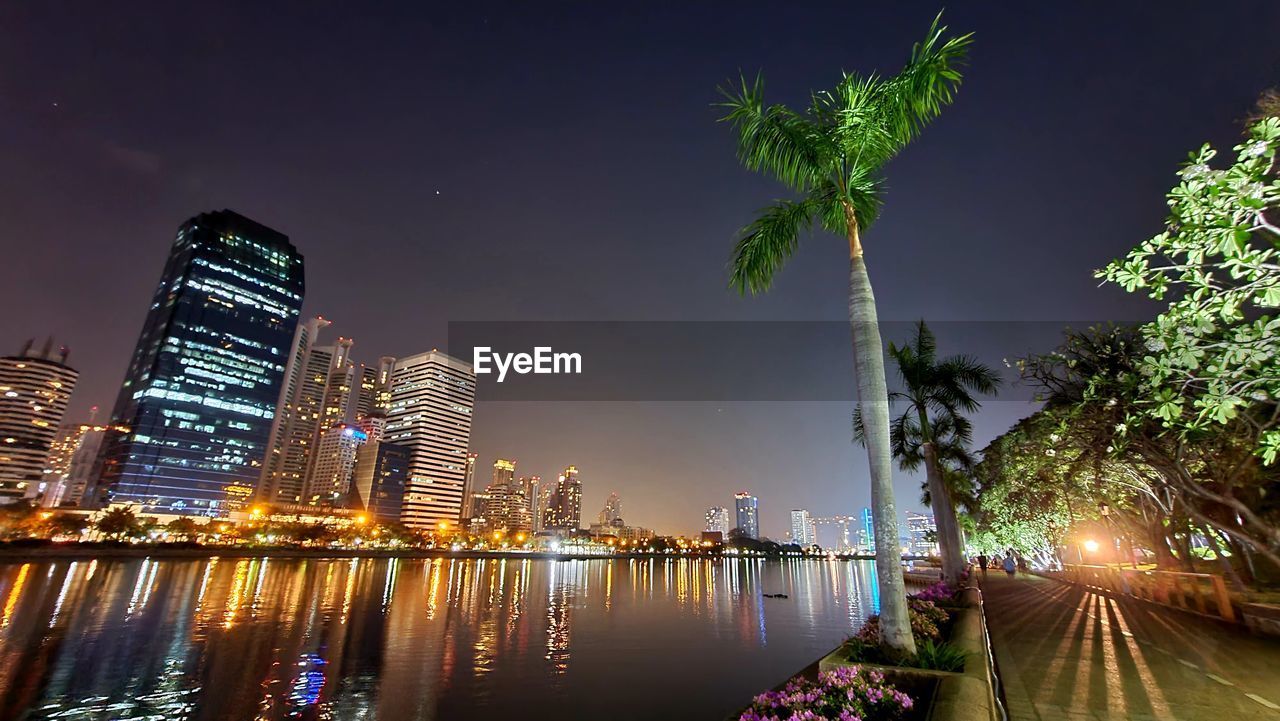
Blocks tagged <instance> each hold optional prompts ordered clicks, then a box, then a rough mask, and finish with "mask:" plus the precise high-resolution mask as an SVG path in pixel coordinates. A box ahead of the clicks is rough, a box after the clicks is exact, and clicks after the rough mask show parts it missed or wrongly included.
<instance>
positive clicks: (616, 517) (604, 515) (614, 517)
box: [599, 493, 622, 524]
mask: <svg viewBox="0 0 1280 721" xmlns="http://www.w3.org/2000/svg"><path fill="white" fill-rule="evenodd" d="M620 520H622V499H621V498H620V497H619V496H618V494H617V493H610V494H609V497H608V498H607V499H605V502H604V508H602V509H600V516H599V521H600V523H603V524H613V523H614V522H615V521H620Z"/></svg>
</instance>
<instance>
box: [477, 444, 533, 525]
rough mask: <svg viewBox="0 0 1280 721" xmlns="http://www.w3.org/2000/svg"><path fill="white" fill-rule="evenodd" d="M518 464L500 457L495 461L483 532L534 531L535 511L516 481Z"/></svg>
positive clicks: (487, 492) (484, 514) (486, 502)
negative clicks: (530, 507) (531, 509)
mask: <svg viewBox="0 0 1280 721" xmlns="http://www.w3.org/2000/svg"><path fill="white" fill-rule="evenodd" d="M515 476H516V464H515V461H509V460H506V459H504V458H499V459H498V460H496V461H494V462H493V481H492V482H491V483H490V484H489V487H488V488H486V489H485V505H484V513H483V514H481V516H480V517H481V518H482V519H483V528H484V532H486V533H492V532H495V531H502V532H506V533H512V534H514V533H529V532H532V531H533V512H532V511H530V510H529V501H528V499H526V498H525V496H524V491H523V490H522V489H521V488H520V486H519V485H517V484H516V482H515Z"/></svg>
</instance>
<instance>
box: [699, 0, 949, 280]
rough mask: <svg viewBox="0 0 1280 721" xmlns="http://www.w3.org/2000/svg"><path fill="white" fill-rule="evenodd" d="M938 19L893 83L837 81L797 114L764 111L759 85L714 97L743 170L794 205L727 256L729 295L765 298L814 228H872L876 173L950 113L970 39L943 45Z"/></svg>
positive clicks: (761, 220) (742, 85) (768, 211)
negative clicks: (766, 178) (782, 189)
mask: <svg viewBox="0 0 1280 721" xmlns="http://www.w3.org/2000/svg"><path fill="white" fill-rule="evenodd" d="M941 19H942V16H941V15H939V16H938V18H937V19H935V20H934V22H933V25H932V26H931V27H930V28H929V33H928V35H927V36H926V37H925V40H924V42H921V43H917V44H916V45H915V46H914V47H913V48H912V52H911V57H910V59H909V60H908V61H907V64H906V66H905V67H903V68H902V70H901V71H900V72H899V73H898V74H897V75H895V76H892V77H881V76H880V75H876V74H872V75H869V76H862V75H857V74H852V73H845V74H844V75H843V77H842V78H841V80H840V82H839V83H838V84H837V85H836V87H835V88H834V89H832V90H822V91H818V92H814V93H812V95H811V99H810V104H809V106H808V107H807V108H805V109H804V110H802V111H799V112H797V111H796V110H793V109H791V108H788V107H787V106H785V105H766V104H765V102H764V80H763V77H762V76H757V77H756V79H755V81H754V82H748V81H747V80H746V78H741V79H740V81H739V82H738V83H737V85H735V86H730V87H723V88H721V89H720V93H721V95H723V96H724V102H722V103H721V104H720V105H721V107H723V108H724V110H725V115H724V117H723V118H722V119H723V120H724V121H725V122H728V123H729V124H730V125H732V126H733V128H734V130H735V131H736V132H737V136H738V157H739V159H740V160H741V161H742V164H743V165H744V166H746V167H747V168H749V169H750V170H753V171H756V172H762V173H765V174H767V175H771V176H773V177H774V178H776V179H777V180H778V181H780V182H781V183H782V184H783V185H784V186H786V187H787V188H788V189H789V190H791V191H792V192H794V193H796V194H798V195H799V196H800V198H799V199H796V200H780V201H778V202H777V203H775V204H774V205H773V206H771V207H768V208H765V209H764V210H762V211H761V212H760V215H759V216H758V217H757V218H756V220H755V221H754V222H752V223H751V225H749V226H748V227H747V228H746V229H745V230H743V233H742V237H741V238H740V239H739V241H738V243H737V245H736V247H735V248H734V252H733V263H732V266H731V268H732V276H731V285H732V286H733V287H734V288H736V289H738V290H739V291H740V292H743V293H746V292H751V293H761V292H764V291H766V290H768V289H769V286H770V285H771V284H772V283H773V277H774V275H775V274H776V273H777V272H778V271H779V270H780V269H781V268H782V266H783V265H784V264H785V263H786V261H787V260H788V259H789V258H790V257H791V255H792V254H794V253H795V251H796V248H797V247H798V246H799V241H800V236H801V235H802V234H803V233H804V232H806V231H808V230H810V229H812V227H813V226H814V224H815V223H816V224H817V225H819V226H820V227H822V228H823V229H825V230H827V231H828V232H831V233H835V234H837V235H840V236H841V237H844V236H848V235H850V234H856V233H857V230H858V228H864V229H865V228H867V227H869V226H870V225H871V223H872V222H873V221H874V220H875V217H876V215H877V214H878V212H879V209H880V204H881V198H880V195H881V191H882V188H883V181H882V177H881V172H882V168H883V166H884V164H885V163H887V162H888V161H889V160H890V159H892V158H893V157H894V156H895V155H897V154H898V153H899V152H900V151H901V150H902V149H903V148H904V147H906V146H907V144H908V143H910V142H911V141H912V140H914V139H915V138H916V136H918V135H919V134H920V131H921V130H923V129H924V127H925V126H926V125H928V124H929V123H930V122H931V121H932V120H933V119H934V118H936V117H937V116H938V115H939V113H941V112H942V108H943V107H945V106H946V105H949V104H950V103H951V101H952V100H953V98H954V97H955V92H956V89H957V88H958V87H959V84H960V66H961V64H962V63H963V62H964V60H965V56H966V54H967V52H968V48H969V45H970V43H971V42H972V35H971V34H969V35H961V36H958V37H950V38H946V37H944V36H945V34H946V31H947V28H946V27H945V26H942V25H940V24H939V23H940V21H941Z"/></svg>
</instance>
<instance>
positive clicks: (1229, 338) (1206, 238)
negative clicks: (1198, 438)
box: [1097, 98, 1280, 464]
mask: <svg viewBox="0 0 1280 721" xmlns="http://www.w3.org/2000/svg"><path fill="white" fill-rule="evenodd" d="M1270 102H1271V103H1274V98H1273V99H1272V100H1271V101H1270ZM1259 108H1260V109H1261V110H1263V111H1264V112H1272V113H1275V112H1277V110H1276V108H1275V107H1274V105H1268V104H1267V101H1266V99H1265V98H1264V101H1263V102H1261V103H1259ZM1268 108H1269V109H1268ZM1277 149H1280V117H1276V115H1274V114H1272V115H1270V116H1265V117H1262V118H1261V119H1259V120H1257V121H1256V122H1255V123H1254V124H1253V125H1252V127H1251V128H1250V130H1249V139H1248V140H1246V141H1245V142H1243V143H1241V144H1240V145H1237V146H1236V147H1235V151H1236V154H1237V155H1236V161H1235V163H1234V164H1233V165H1231V166H1230V167H1229V168H1226V169H1222V170H1216V169H1214V168H1212V167H1211V166H1210V163H1211V162H1212V161H1213V159H1214V157H1215V156H1216V154H1217V151H1215V150H1214V149H1213V148H1211V147H1210V146H1209V145H1207V144H1206V145H1204V146H1203V147H1201V148H1200V150H1199V151H1198V152H1196V153H1193V154H1192V155H1191V158H1190V161H1189V162H1188V163H1187V165H1186V166H1184V167H1183V168H1182V170H1180V171H1179V172H1178V175H1179V177H1180V182H1179V184H1178V186H1177V187H1176V188H1174V189H1173V190H1171V191H1170V192H1169V194H1168V198H1169V211H1170V212H1169V217H1168V219H1167V221H1166V228H1165V230H1164V232H1162V233H1160V234H1159V235H1156V236H1155V237H1153V238H1151V239H1150V240H1148V241H1146V242H1144V243H1142V244H1141V245H1139V246H1138V247H1137V248H1134V249H1133V250H1132V251H1130V252H1129V254H1128V255H1127V256H1125V257H1124V258H1121V259H1119V260H1116V261H1114V262H1113V263H1111V264H1110V265H1108V266H1107V267H1106V268H1104V269H1102V270H1100V271H1098V272H1097V275H1098V277H1100V278H1103V279H1105V280H1106V281H1108V282H1112V283H1116V284H1118V285H1120V286H1121V287H1123V288H1124V289H1125V290H1127V291H1129V292H1131V293H1132V292H1136V291H1139V290H1141V291H1143V292H1145V293H1146V294H1147V295H1148V296H1150V297H1151V298H1153V299H1155V300H1157V301H1167V303H1168V305H1167V307H1166V308H1165V310H1164V311H1163V312H1162V313H1161V314H1160V315H1159V316H1158V317H1157V318H1156V320H1155V322H1154V323H1151V324H1148V325H1147V326H1145V327H1144V329H1143V335H1144V337H1145V339H1146V348H1147V353H1146V354H1145V355H1144V356H1143V358H1142V361H1141V364H1140V368H1139V371H1140V378H1141V380H1142V386H1143V395H1144V396H1145V397H1144V399H1143V401H1142V403H1141V404H1140V406H1139V408H1138V409H1137V413H1136V414H1135V416H1134V417H1133V418H1131V419H1129V422H1132V423H1136V422H1139V421H1140V417H1146V418H1152V419H1155V420H1157V421H1159V422H1160V423H1161V424H1162V425H1163V426H1164V427H1165V428H1167V429H1169V430H1170V431H1173V432H1175V433H1177V434H1179V435H1180V436H1182V437H1184V438H1187V437H1189V436H1190V435H1192V434H1195V433H1198V432H1200V431H1204V430H1206V429H1208V428H1210V427H1211V426H1215V425H1216V426H1222V425H1227V424H1231V423H1233V422H1236V421H1238V420H1241V419H1243V420H1245V421H1246V422H1248V423H1251V424H1253V425H1255V426H1256V427H1257V429H1258V431H1259V433H1260V436H1259V444H1258V447H1257V451H1258V453H1259V455H1261V456H1262V458H1263V459H1264V461H1265V462H1266V463H1268V464H1270V463H1273V462H1274V461H1275V460H1276V458H1277V455H1278V454H1280V318H1277V317H1276V315H1275V311H1276V309H1277V308H1280V225H1278V224H1280V220H1278V219H1277V218H1276V217H1275V216H1276V215H1277V214H1280V174H1278V173H1277V166H1276V151H1277Z"/></svg>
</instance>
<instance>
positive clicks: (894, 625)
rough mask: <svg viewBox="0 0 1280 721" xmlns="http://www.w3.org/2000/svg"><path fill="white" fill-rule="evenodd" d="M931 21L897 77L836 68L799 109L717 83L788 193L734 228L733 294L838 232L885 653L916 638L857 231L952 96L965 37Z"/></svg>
mask: <svg viewBox="0 0 1280 721" xmlns="http://www.w3.org/2000/svg"><path fill="white" fill-rule="evenodd" d="M940 21H941V16H939V17H938V18H937V19H935V20H934V22H933V25H932V26H931V27H930V28H929V33H928V35H927V36H926V37H925V40H924V41H923V42H921V43H918V44H916V45H915V46H914V47H913V48H912V52H911V57H910V59H909V60H908V61H907V64H906V66H905V67H903V69H902V70H901V71H900V72H899V73H898V74H897V75H895V76H892V77H882V76H880V75H878V74H871V75H865V76H864V75H858V74H852V73H845V74H844V75H843V77H842V79H841V80H840V82H839V83H838V84H837V85H836V86H835V88H834V89H832V90H824V91H818V92H814V93H813V94H812V96H811V102H810V104H809V106H808V107H807V108H804V109H803V110H800V111H796V110H793V109H791V108H788V107H786V106H785V105H766V104H765V102H764V82H763V80H762V79H761V78H760V77H759V76H757V79H756V81H755V82H754V83H748V82H747V81H746V79H745V78H743V79H742V80H741V82H740V83H739V84H738V86H736V87H730V88H722V89H721V93H722V94H723V95H724V97H725V101H724V102H723V103H722V106H723V107H724V108H725V110H726V114H725V116H724V118H723V119H724V120H725V121H726V122H728V123H730V124H731V125H732V126H733V128H734V130H735V131H736V133H737V136H738V156H739V158H740V160H741V161H742V164H743V165H745V166H746V167H747V168H748V169H750V170H753V171H758V172H763V173H765V174H768V175H771V176H773V177H774V178H776V179H777V180H779V181H780V182H781V183H782V184H783V185H785V186H786V187H787V188H788V189H789V190H790V191H792V192H794V193H795V194H797V195H798V196H799V198H798V199H795V200H780V201H778V202H777V203H775V204H774V205H772V206H770V207H768V208H765V209H764V210H762V211H761V212H760V215H759V216H758V217H757V218H756V219H755V220H754V221H753V222H752V223H751V224H750V225H749V226H747V228H746V229H745V230H744V231H743V233H742V236H741V238H740V239H739V240H738V242H737V245H736V247H735V248H734V252H733V261H732V264H731V284H732V286H733V287H735V288H736V289H737V290H738V291H739V292H742V293H747V292H750V293H760V292H764V291H766V290H768V289H769V287H770V285H772V283H773V278H774V276H775V275H776V274H777V272H778V271H779V270H780V269H781V268H782V266H783V265H784V264H785V263H786V261H787V260H788V259H789V258H790V257H791V255H792V254H794V253H795V251H796V248H797V247H798V246H799V241H800V236H801V235H803V234H804V233H806V232H807V231H809V230H811V229H812V228H813V226H814V224H815V223H816V224H818V225H819V226H820V227H821V228H822V229H824V230H826V231H828V232H830V233H833V234H836V235H839V236H841V237H842V238H844V239H845V240H846V241H847V242H848V246H849V322H850V326H851V327H852V334H853V353H854V366H855V376H856V380H857V390H858V404H859V408H860V409H861V412H862V416H863V419H864V422H865V431H864V432H865V435H866V439H867V443H866V445H867V449H868V457H869V458H868V460H869V462H870V466H871V504H872V510H873V513H874V516H875V531H876V534H875V535H876V544H877V549H876V551H877V552H876V573H877V576H878V579H879V583H880V593H881V625H882V628H883V631H884V632H883V634H882V638H883V642H884V644H885V647H886V650H888V651H889V652H891V654H893V655H911V654H913V653H914V651H915V644H914V642H913V641H912V638H911V629H910V626H909V621H908V617H907V609H906V600H905V590H904V586H903V582H902V569H901V564H900V562H899V549H898V547H897V544H898V524H897V510H896V508H895V504H894V498H893V482H892V458H891V454H890V449H889V403H888V388H887V385H886V383H885V374H884V355H883V349H884V345H883V343H882V342H881V339H880V329H879V325H878V322H877V315H876V307H875V296H874V294H873V293H872V289H871V281H870V277H869V276H868V274H867V266H866V261H865V258H864V248H863V243H862V231H863V230H865V229H866V228H868V227H870V225H871V223H872V222H873V221H874V220H875V217H876V215H877V213H878V211H879V209H880V204H881V192H882V190H883V183H882V177H883V169H884V166H885V164H886V163H888V162H889V160H891V159H892V158H893V157H894V156H896V155H897V154H898V153H899V152H900V151H901V150H902V149H903V148H905V147H906V146H907V144H908V143H910V142H911V141H912V140H913V139H915V137H916V136H917V135H918V134H919V133H920V131H921V130H923V128H924V127H925V126H926V125H927V124H928V123H929V122H931V121H932V120H933V119H934V118H936V117H937V116H938V115H939V114H940V113H941V111H942V108H943V107H944V106H946V105H948V104H950V103H951V101H952V99H953V98H954V96H955V92H956V90H957V88H958V87H959V84H960V69H959V68H960V65H961V64H962V63H963V62H964V60H965V57H966V54H967V52H968V48H969V45H970V42H971V38H972V36H971V35H962V36H959V37H950V38H947V37H944V36H945V34H946V30H947V29H946V28H945V27H943V26H941V25H940V24H939V23H940Z"/></svg>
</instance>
